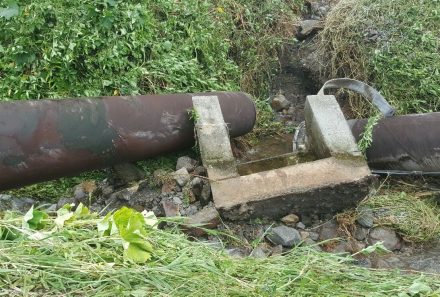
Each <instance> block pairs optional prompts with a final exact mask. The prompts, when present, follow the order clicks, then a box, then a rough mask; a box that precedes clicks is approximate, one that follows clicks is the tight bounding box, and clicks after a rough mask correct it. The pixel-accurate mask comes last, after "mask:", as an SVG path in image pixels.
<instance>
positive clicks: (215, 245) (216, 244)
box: [202, 238, 224, 251]
mask: <svg viewBox="0 0 440 297" xmlns="http://www.w3.org/2000/svg"><path fill="white" fill-rule="evenodd" d="M202 243H203V244H204V245H206V246H207V247H209V248H211V249H213V250H216V251H221V250H223V249H224V246H223V243H222V242H221V241H220V240H218V239H217V238H212V239H209V240H207V241H202Z"/></svg>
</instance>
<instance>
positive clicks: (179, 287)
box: [0, 213, 440, 296]
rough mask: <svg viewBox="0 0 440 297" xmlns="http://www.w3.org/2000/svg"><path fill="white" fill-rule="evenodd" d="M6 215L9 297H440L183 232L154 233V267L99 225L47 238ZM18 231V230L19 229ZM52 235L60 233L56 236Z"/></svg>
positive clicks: (328, 263) (390, 277) (304, 255)
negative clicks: (235, 253)
mask: <svg viewBox="0 0 440 297" xmlns="http://www.w3.org/2000/svg"><path fill="white" fill-rule="evenodd" d="M21 220H22V218H21V217H16V216H12V215H11V214H9V213H8V214H6V216H5V217H3V219H0V228H1V229H2V230H5V229H6V228H9V229H10V230H15V232H20V233H22V236H21V237H19V238H18V239H16V240H14V241H10V240H0V289H1V290H0V295H1V296H42V295H44V296H351V295H353V296H397V295H399V294H400V295H399V296H438V295H439V294H440V285H439V284H440V280H439V279H438V277H436V276H427V275H422V274H417V273H410V274H405V273H400V272H398V271H377V270H368V269H364V268H360V267H357V266H354V265H353V264H352V261H353V260H352V259H351V258H350V257H345V256H344V257H342V256H338V255H334V254H328V253H320V252H317V251H315V250H314V249H310V248H306V247H304V248H295V249H293V250H292V251H291V252H290V253H288V254H287V255H285V256H274V257H269V258H266V259H255V258H244V259H235V258H231V257H229V256H227V255H226V254H225V253H223V252H221V251H216V250H213V249H211V248H209V247H207V246H206V245H204V244H203V243H201V242H192V241H189V240H188V239H187V238H186V236H185V235H183V234H182V233H180V232H178V231H177V230H174V231H173V230H169V231H163V230H156V229H151V228H150V229H149V230H148V238H147V239H146V240H148V241H149V242H150V243H151V244H152V246H153V252H152V258H151V260H150V261H149V262H147V263H146V264H142V265H141V264H135V263H133V262H131V261H128V260H126V259H125V258H124V256H123V254H124V252H123V248H122V245H121V238H120V237H119V236H118V235H111V236H99V234H98V231H97V228H96V224H97V222H98V221H99V219H97V218H93V217H91V218H90V217H88V218H83V219H79V218H78V219H77V220H74V221H72V222H70V223H65V226H64V227H63V228H55V229H54V224H53V221H52V220H51V219H49V220H48V221H46V224H45V228H44V229H42V230H39V231H35V230H29V229H23V228H21V227H20V226H21ZM13 226H16V227H13ZM50 230H52V231H50Z"/></svg>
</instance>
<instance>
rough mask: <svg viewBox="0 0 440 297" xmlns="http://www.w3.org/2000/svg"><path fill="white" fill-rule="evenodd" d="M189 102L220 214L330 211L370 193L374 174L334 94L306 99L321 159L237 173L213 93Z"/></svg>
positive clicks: (235, 216)
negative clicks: (240, 174)
mask: <svg viewBox="0 0 440 297" xmlns="http://www.w3.org/2000/svg"><path fill="white" fill-rule="evenodd" d="M193 104H194V109H195V111H196V114H197V117H198V118H197V124H196V129H197V136H198V140H199V147H200V151H201V155H202V160H203V164H204V165H205V166H206V167H207V169H208V176H209V178H210V184H211V190H212V195H213V200H214V203H215V206H216V208H217V209H218V210H219V212H220V213H221V215H222V216H223V217H224V218H227V219H231V220H246V219H249V218H262V217H266V218H275V219H279V218H281V217H283V216H286V215H287V214H291V213H298V214H301V215H311V214H334V213H336V212H339V211H341V210H343V209H345V208H348V207H354V206H356V204H357V202H359V201H360V200H362V199H363V198H365V196H366V195H367V194H368V193H369V190H370V184H371V181H372V180H373V179H374V176H373V175H372V174H371V172H370V170H369V168H368V166H367V164H366V162H365V160H364V159H363V157H362V155H361V154H360V153H359V151H358V148H357V145H356V143H355V141H354V138H353V136H352V134H351V131H350V129H349V127H348V125H347V122H346V121H345V118H344V116H343V114H342V111H341V109H340V108H339V105H338V103H337V102H336V99H335V98H334V96H324V95H321V96H309V97H308V98H307V105H306V126H307V129H308V130H307V138H308V139H309V140H310V143H309V145H310V148H311V149H312V150H313V151H315V152H316V154H317V156H318V157H319V158H322V159H321V160H317V161H313V162H306V163H300V164H297V165H292V166H286V167H282V168H279V169H273V170H268V171H263V172H259V173H254V174H249V175H244V176H241V177H240V176H238V174H237V167H236V163H235V159H234V157H233V155H232V150H231V146H230V142H229V136H228V131H227V129H226V124H225V123H224V120H223V116H222V112H221V109H220V105H219V104H218V100H217V98H216V97H209V98H206V97H193ZM266 170H267V169H266Z"/></svg>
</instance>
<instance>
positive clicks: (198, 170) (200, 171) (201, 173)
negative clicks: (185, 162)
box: [193, 166, 206, 176]
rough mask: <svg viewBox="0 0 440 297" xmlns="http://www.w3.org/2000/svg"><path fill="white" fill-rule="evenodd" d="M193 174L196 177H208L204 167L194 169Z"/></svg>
mask: <svg viewBox="0 0 440 297" xmlns="http://www.w3.org/2000/svg"><path fill="white" fill-rule="evenodd" d="M193 174H194V175H195V176H206V168H205V167H203V166H197V167H196V168H195V169H194V172H193Z"/></svg>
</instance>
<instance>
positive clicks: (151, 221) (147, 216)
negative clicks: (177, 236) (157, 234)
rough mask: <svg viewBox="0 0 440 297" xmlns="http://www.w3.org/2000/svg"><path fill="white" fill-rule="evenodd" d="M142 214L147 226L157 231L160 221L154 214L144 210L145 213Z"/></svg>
mask: <svg viewBox="0 0 440 297" xmlns="http://www.w3.org/2000/svg"><path fill="white" fill-rule="evenodd" d="M141 214H142V216H143V217H144V221H145V224H146V225H147V226H150V227H153V229H157V223H158V220H157V217H156V215H155V214H154V212H152V211H146V210H144V211H143V212H141Z"/></svg>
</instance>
